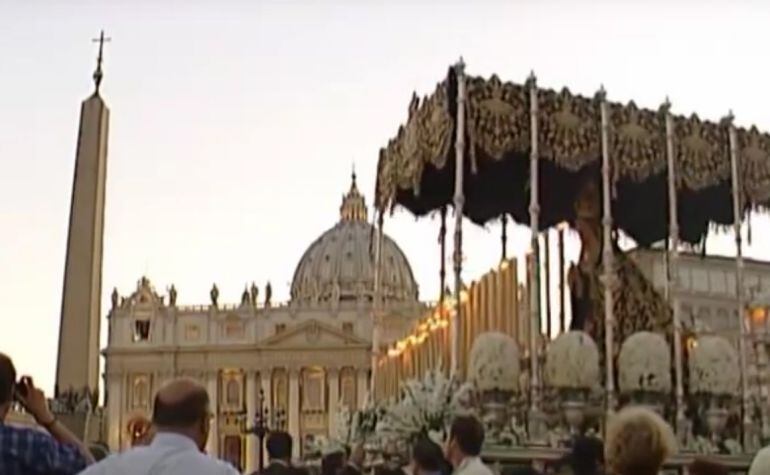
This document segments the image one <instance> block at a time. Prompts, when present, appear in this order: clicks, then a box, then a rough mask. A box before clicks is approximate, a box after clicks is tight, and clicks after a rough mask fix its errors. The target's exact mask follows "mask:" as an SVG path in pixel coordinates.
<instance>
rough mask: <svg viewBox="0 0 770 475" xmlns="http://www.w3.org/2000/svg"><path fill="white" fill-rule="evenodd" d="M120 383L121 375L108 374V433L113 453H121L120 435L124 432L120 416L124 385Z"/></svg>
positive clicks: (108, 440)
mask: <svg viewBox="0 0 770 475" xmlns="http://www.w3.org/2000/svg"><path fill="white" fill-rule="evenodd" d="M120 381H121V375H120V374H117V373H108V376H107V388H108V391H109V393H108V400H107V427H108V428H109V429H108V431H107V445H109V447H110V452H112V453H117V452H119V451H120V433H121V431H122V428H121V425H122V424H121V417H120V416H121V412H122V407H123V404H122V403H123V385H122V384H120Z"/></svg>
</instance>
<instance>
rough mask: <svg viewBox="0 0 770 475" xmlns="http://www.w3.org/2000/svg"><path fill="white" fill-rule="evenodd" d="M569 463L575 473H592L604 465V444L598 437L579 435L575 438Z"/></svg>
mask: <svg viewBox="0 0 770 475" xmlns="http://www.w3.org/2000/svg"><path fill="white" fill-rule="evenodd" d="M569 465H570V467H571V468H572V471H573V473H574V474H575V475H591V474H594V473H596V472H597V471H598V468H599V467H602V466H604V445H603V444H602V441H601V440H599V439H597V438H596V437H591V436H579V437H576V438H575V439H574V440H573V443H572V451H571V452H570V455H569Z"/></svg>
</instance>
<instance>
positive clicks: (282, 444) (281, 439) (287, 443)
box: [265, 431, 293, 460]
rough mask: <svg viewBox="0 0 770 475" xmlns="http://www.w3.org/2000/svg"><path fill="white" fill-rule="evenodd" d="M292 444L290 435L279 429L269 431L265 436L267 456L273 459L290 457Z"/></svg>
mask: <svg viewBox="0 0 770 475" xmlns="http://www.w3.org/2000/svg"><path fill="white" fill-rule="evenodd" d="M292 445H293V441H292V439H291V436H290V435H289V434H288V433H286V432H280V431H276V432H271V433H270V435H268V436H267V442H265V447H266V448H267V455H268V457H270V458H271V459H275V460H286V459H290V458H291V449H292Z"/></svg>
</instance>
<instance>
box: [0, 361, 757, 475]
mask: <svg viewBox="0 0 770 475" xmlns="http://www.w3.org/2000/svg"><path fill="white" fill-rule="evenodd" d="M14 402H18V403H19V404H21V405H22V406H23V407H24V408H25V410H26V411H27V412H28V413H29V414H30V415H31V416H32V417H34V419H35V421H36V422H37V425H38V426H39V428H28V427H17V426H14V425H10V424H6V423H5V419H6V418H7V416H8V414H9V412H10V409H11V406H12V404H13V403H14ZM212 418H213V414H212V413H211V410H210V401H209V395H208V393H207V392H206V389H205V388H204V387H203V386H201V385H200V384H199V383H197V382H195V381H192V380H189V379H176V380H173V381H171V382H169V383H167V384H166V385H164V386H163V387H162V388H161V389H160V390H159V391H158V393H157V394H156V395H155V399H154V405H153V414H152V421H151V430H148V431H147V432H146V434H144V435H143V438H142V439H140V440H137V441H136V445H135V446H134V447H132V448H131V449H128V450H126V451H123V452H121V453H118V454H113V455H110V456H107V457H105V458H102V457H98V458H100V459H101V460H99V461H98V462H97V461H95V457H94V455H93V454H92V452H91V451H89V449H88V448H87V447H86V446H85V444H83V442H82V441H80V440H79V439H78V438H77V437H75V436H74V435H73V434H72V433H71V432H70V431H69V430H68V429H67V428H66V427H65V426H64V425H63V424H61V423H60V422H59V421H58V419H57V418H56V416H55V415H54V414H52V413H51V411H50V409H49V407H48V403H47V400H46V398H45V395H44V394H43V392H42V391H41V390H40V389H39V388H37V387H36V386H35V385H34V382H33V380H32V379H31V378H29V377H22V378H20V379H18V380H17V375H16V370H15V368H14V365H13V362H12V361H11V359H10V358H9V357H7V356H6V355H4V354H2V353H0V474H2V475H42V474H51V475H70V474H84V475H107V474H111V475H182V474H185V475H199V474H200V475H237V474H238V473H239V472H238V471H237V470H236V469H235V468H233V467H232V466H231V465H229V464H228V463H226V462H224V461H221V460H219V459H216V458H214V457H210V456H208V455H206V453H205V446H206V442H207V440H208V436H209V428H210V424H211V421H212ZM40 429H44V431H43V430H40ZM605 441H606V442H605V443H603V442H602V441H601V440H599V439H597V438H594V437H590V436H578V437H576V438H574V439H573V441H572V444H571V449H570V452H569V453H568V454H567V455H566V456H564V457H563V458H562V459H560V460H558V461H555V462H550V463H548V464H542V463H536V464H533V465H529V466H521V467H506V468H504V469H502V473H501V474H500V475H549V474H556V475H658V474H659V473H661V470H662V467H663V463H664V462H665V461H666V460H667V459H668V457H670V456H671V455H672V454H674V453H675V451H676V439H675V437H674V434H673V432H672V430H671V428H670V426H669V425H668V424H667V423H666V422H665V421H664V420H663V419H662V418H661V417H660V416H658V415H657V414H656V413H655V412H653V411H651V410H649V409H645V408H641V407H630V408H625V409H623V410H621V411H620V412H618V413H617V414H616V415H615V416H614V417H612V418H611V419H610V421H609V422H608V426H607V429H606V436H605ZM483 444H484V428H483V425H482V424H481V422H479V420H478V419H476V418H475V417H473V416H458V417H456V418H455V419H454V421H453V422H452V424H451V427H450V430H449V435H448V440H447V441H446V442H445V444H444V447H441V446H440V445H439V444H437V443H436V442H434V441H433V440H431V439H430V438H428V437H427V436H424V437H418V438H417V439H416V440H415V441H414V442H413V443H412V444H411V450H410V456H411V461H410V463H404V462H405V461H404V460H401V459H400V458H399V457H397V456H395V455H392V454H391V456H386V458H385V459H384V460H383V463H380V464H377V465H376V466H375V467H374V468H371V467H366V466H365V459H366V452H365V451H364V447H363V445H362V444H360V443H358V444H355V445H353V446H352V447H346V448H340V449H339V450H334V451H331V452H330V453H327V454H325V455H324V456H323V458H322V460H321V466H320V475H364V474H365V473H369V471H370V470H371V471H372V472H373V475H492V474H493V472H492V470H491V469H490V468H489V467H488V466H487V465H485V463H484V462H483V461H482V459H481V449H482V446H483ZM265 447H266V451H267V455H268V464H267V466H266V467H265V468H264V470H263V471H262V473H257V472H255V473H254V474H251V475H310V470H309V468H308V467H306V466H302V465H301V464H299V463H295V462H294V461H293V460H292V453H293V452H292V450H293V440H292V437H291V435H289V434H288V433H286V432H280V431H275V432H271V433H270V434H269V435H268V437H267V441H266V444H265ZM687 469H688V470H687V473H688V474H689V475H729V472H728V470H727V468H726V467H724V466H722V465H720V464H719V463H716V462H714V461H710V460H707V459H698V460H695V462H693V463H692V464H690V465H689V466H688V467H687ZM748 475H770V448H766V449H763V450H761V451H759V452H758V453H757V455H756V457H755V459H754V461H753V463H752V465H751V468H750V469H749V473H748Z"/></svg>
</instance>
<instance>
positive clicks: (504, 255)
mask: <svg viewBox="0 0 770 475" xmlns="http://www.w3.org/2000/svg"><path fill="white" fill-rule="evenodd" d="M500 224H501V225H502V228H503V229H502V232H501V235H500V241H501V242H500V244H501V245H502V257H501V258H500V261H501V262H502V261H505V260H506V259H508V216H507V215H506V214H505V213H503V214H502V216H500Z"/></svg>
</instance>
